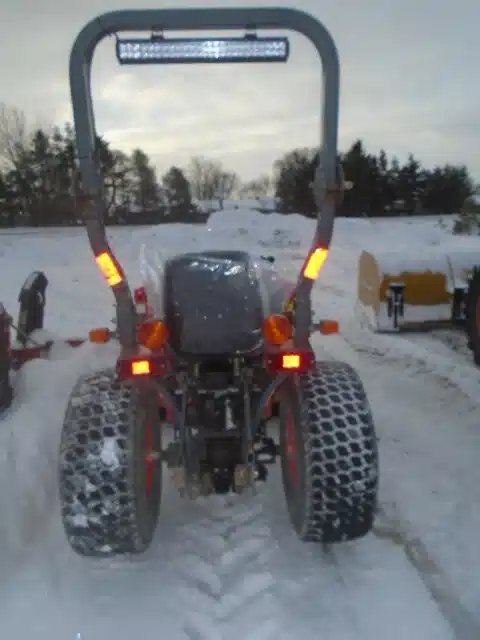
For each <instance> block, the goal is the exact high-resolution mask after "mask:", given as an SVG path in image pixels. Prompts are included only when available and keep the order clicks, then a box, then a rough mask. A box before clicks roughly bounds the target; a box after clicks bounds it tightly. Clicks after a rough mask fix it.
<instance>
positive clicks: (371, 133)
mask: <svg viewBox="0 0 480 640" xmlns="http://www.w3.org/2000/svg"><path fill="white" fill-rule="evenodd" d="M239 4H246V5H248V6H291V7H296V8H299V9H303V10H304V11H308V12H309V13H311V14H312V15H314V16H315V17H316V18H317V19H319V20H320V21H322V22H323V24H324V25H325V26H326V27H327V29H328V30H329V31H330V33H331V34H332V36H333V38H334V40H335V43H336V45H337V49H338V52H339V58H340V69H341V93H340V120H339V150H340V151H345V150H347V149H348V147H349V146H350V145H351V144H352V142H353V141H354V140H356V139H358V138H361V139H363V140H364V143H365V145H366V148H367V150H368V151H370V152H372V153H377V152H378V151H379V150H380V149H382V148H384V149H385V150H386V151H387V153H388V154H389V156H392V155H396V156H397V157H398V158H399V159H400V160H401V161H403V160H405V159H406V157H407V154H408V153H409V152H412V153H413V154H414V155H415V156H416V157H417V158H418V159H419V160H420V161H421V162H422V163H423V164H424V166H426V167H429V168H431V167H433V166H435V165H437V164H444V163H446V162H450V163H454V164H466V165H467V167H468V168H469V170H470V172H471V174H472V176H473V178H474V179H475V180H476V181H478V182H480V108H479V106H480V81H479V80H478V71H479V68H480V38H479V24H480V2H479V0H455V1H452V0H403V1H397V0H291V1H290V2H284V1H283V0H277V1H276V2H272V1H270V0H263V1H262V2H258V0H250V1H248V0H247V1H246V2H245V3H237V2H232V1H231V0H224V1H223V3H222V2H213V1H210V0H186V1H185V0H170V2H168V3H165V2H164V1H163V0H142V2H140V3H138V2H136V1H135V2H133V1H132V0H102V1H100V0H75V1H73V0H0V53H1V58H0V60H1V62H0V102H5V103H7V104H8V105H11V106H15V107H17V108H20V109H22V110H23V111H24V112H25V114H26V116H27V119H28V121H29V123H30V125H31V126H32V127H34V126H36V125H41V126H51V125H55V124H58V125H61V124H62V123H63V122H65V121H71V120H72V112H71V107H70V94H69V84H68V58H69V54H70V48H71V46H72V43H73V41H74V39H75V36H76V34H77V33H78V31H79V30H80V29H81V28H82V26H83V25H84V24H85V23H86V22H87V21H88V20H90V19H91V18H93V17H95V16H97V15H99V14H101V13H104V12H106V11H111V10H114V9H121V8H132V7H133V8H135V7H138V6H140V5H141V6H142V7H143V8H164V7H165V8H166V7H181V6H190V7H199V6H239ZM202 35H204V34H202ZM287 35H289V37H290V41H291V55H290V59H289V61H288V62H287V63H286V64H275V65H266V64H262V65H192V66H187V65H185V66H170V67H165V66H162V67H156V66H149V67H120V66H119V65H118V63H117V60H116V57H115V46H114V39H113V38H107V39H105V40H104V41H103V42H102V43H101V44H100V45H99V47H98V48H97V52H96V56H95V60H94V65H93V76H92V81H93V95H94V99H95V115H96V125H97V131H98V133H100V134H101V135H103V136H104V137H105V138H106V139H107V140H108V141H110V142H111V144H112V146H113V147H115V148H118V149H122V150H124V151H127V152H128V151H131V150H132V149H133V148H135V147H141V148H143V149H144V150H145V151H146V152H147V153H148V154H149V155H150V157H151V158H152V161H153V163H154V164H155V166H156V168H157V173H158V175H159V176H161V175H162V173H164V172H165V171H166V170H167V169H168V168H169V167H170V166H171V165H172V164H176V165H177V166H180V167H185V166H187V165H188V161H189V159H190V158H191V156H193V155H204V156H206V157H210V158H215V159H219V160H221V161H222V163H223V164H224V166H225V167H226V168H227V169H229V170H234V171H236V172H238V173H239V174H240V176H241V177H242V178H243V179H244V180H248V179H252V178H254V177H256V176H258V175H260V174H263V173H270V172H271V169H272V164H273V162H274V160H275V159H277V158H278V157H279V156H281V155H282V154H283V153H285V152H287V151H289V150H291V149H292V148H296V147H305V146H309V147H312V146H316V145H318V143H319V141H320V108H321V98H322V95H321V65H320V61H319V59H318V55H317V53H316V51H315V50H314V48H313V46H312V45H311V44H310V42H309V41H308V40H307V39H305V38H304V37H303V36H301V35H298V34H290V33H287Z"/></svg>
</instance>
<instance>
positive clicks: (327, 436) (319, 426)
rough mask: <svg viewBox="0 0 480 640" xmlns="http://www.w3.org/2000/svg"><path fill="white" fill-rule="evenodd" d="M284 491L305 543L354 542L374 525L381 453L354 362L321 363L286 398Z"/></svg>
mask: <svg viewBox="0 0 480 640" xmlns="http://www.w3.org/2000/svg"><path fill="white" fill-rule="evenodd" d="M280 449H281V461H282V475H283V485H284V490H285V496H286V501H287V506H288V511H289V514H290V519H291V521H292V524H293V527H294V528H295V531H296V532H297V534H298V536H299V537H300V539H301V540H304V541H312V542H322V543H325V544H330V543H335V542H344V541H348V540H354V539H356V538H360V537H362V536H364V535H366V534H367V533H368V532H369V531H370V530H371V528H372V525H373V520H374V514H375V509H376V500H377V485H378V451H377V439H376V436H375V428H374V424H373V419H372V415H371V411H370V407H369V404H368V400H367V397H366V394H365V391H364V388H363V385H362V383H361V381H360V378H359V377H358V375H357V373H356V372H355V371H354V370H353V369H352V368H351V367H350V366H349V365H347V364H343V363H335V362H317V364H316V369H315V370H314V371H312V372H310V373H307V374H301V375H298V376H295V377H292V378H290V379H289V380H288V381H287V382H286V383H285V387H284V388H283V390H282V393H281V397H280Z"/></svg>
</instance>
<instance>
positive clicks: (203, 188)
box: [188, 156, 239, 208]
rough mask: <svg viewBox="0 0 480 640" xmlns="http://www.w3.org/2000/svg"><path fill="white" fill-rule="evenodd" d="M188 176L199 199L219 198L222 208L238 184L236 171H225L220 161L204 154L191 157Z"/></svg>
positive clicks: (194, 193)
mask: <svg viewBox="0 0 480 640" xmlns="http://www.w3.org/2000/svg"><path fill="white" fill-rule="evenodd" d="M188 177H189V181H190V185H191V188H192V194H193V196H194V197H195V198H197V199H198V200H204V201H205V200H206V201H211V200H218V201H219V206H220V208H223V202H224V200H225V199H226V198H229V197H230V196H231V195H232V193H233V192H234V190H235V189H236V188H237V186H238V182H239V181H238V177H237V175H236V174H235V173H232V172H229V171H225V170H224V169H223V167H222V164H221V163H220V162H218V161H214V160H208V159H207V158H204V157H202V156H196V157H194V158H192V159H191V161H190V165H189V168H188Z"/></svg>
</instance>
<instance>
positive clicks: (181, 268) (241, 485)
mask: <svg viewBox="0 0 480 640" xmlns="http://www.w3.org/2000/svg"><path fill="white" fill-rule="evenodd" d="M261 29H267V30H269V31H270V30H278V29H293V30H295V31H297V32H299V33H301V34H303V35H305V36H307V37H308V38H309V39H310V40H311V41H312V43H313V44H314V46H315V47H316V49H317V51H318V53H319V55H320V57H321V60H322V63H323V77H322V101H323V106H322V142H321V152H320V159H321V161H320V163H319V166H318V167H317V169H316V174H315V180H314V191H315V197H316V201H317V205H318V209H319V215H318V221H317V227H316V231H315V234H314V237H313V241H312V246H311V248H310V250H309V252H308V254H307V257H306V260H305V263H304V265H303V268H302V269H301V271H300V273H299V276H298V280H297V282H296V283H295V284H293V285H292V287H293V292H292V293H290V295H288V292H289V291H292V287H290V289H288V290H287V289H286V288H285V287H284V285H283V284H282V283H281V279H280V278H279V277H278V275H277V274H275V271H274V267H273V263H272V262H271V261H269V260H265V259H262V258H260V259H258V260H257V259H256V258H255V257H253V256H251V255H250V254H248V253H246V252H241V251H225V250H222V249H221V248H220V249H219V250H218V251H203V252H194V253H185V254H180V255H177V256H175V257H173V258H171V259H170V260H168V261H167V262H166V264H165V265H164V268H162V269H158V273H157V271H155V278H156V281H158V282H161V286H160V287H159V288H155V287H149V285H148V282H144V283H143V286H141V287H139V288H138V289H136V291H135V294H134V296H132V293H131V290H130V287H129V285H128V282H127V279H126V276H125V274H124V272H123V271H122V269H121V266H120V264H119V263H118V261H117V259H116V258H115V255H114V254H113V252H112V249H111V248H110V246H109V244H108V241H107V237H106V234H105V227H104V223H103V213H104V203H103V201H102V179H101V171H100V167H99V165H98V154H97V153H96V149H95V140H96V134H95V125H94V120H93V107H92V100H91V92H90V67H91V63H92V57H93V53H94V50H95V47H96V45H97V44H98V43H99V42H100V40H102V38H104V37H106V36H107V35H115V36H117V34H118V33H119V32H125V31H127V32H143V33H145V32H147V33H150V34H151V37H150V39H145V40H140V39H139V38H136V39H134V40H124V39H119V38H118V37H117V55H118V58H119V60H120V62H121V63H123V64H133V63H138V64H144V63H160V64H165V63H170V64H171V63H177V64H178V63H184V62H199V61H202V62H212V63H213V62H215V63H222V62H235V63H237V62H257V63H258V62H267V61H268V62H273V61H274V62H280V61H285V60H286V59H287V57H288V49H289V46H288V41H287V40H286V38H283V37H281V38H271V37H269V38H261V37H259V36H257V33H256V32H257V30H261ZM169 30H170V31H172V32H175V31H182V30H183V31H198V30H200V31H206V30H211V31H212V32H215V31H218V30H236V31H239V30H240V31H241V30H245V33H246V35H245V37H244V38H237V37H235V38H218V37H213V38H188V39H174V38H170V37H167V36H166V35H165V33H166V32H167V31H169ZM158 34H161V35H158ZM70 86H71V94H72V103H73V111H74V120H75V131H76V141H77V150H78V157H79V161H80V170H81V183H82V190H83V194H82V196H81V201H82V203H83V217H84V219H85V223H86V227H87V232H88V235H89V239H90V244H91V246H92V250H93V253H94V256H95V258H96V260H97V263H98V266H99V268H100V269H101V271H102V273H103V275H104V277H105V279H106V281H107V283H108V285H109V286H110V287H111V290H112V292H113V294H114V296H115V301H116V309H117V318H116V325H117V326H116V331H115V336H116V337H118V339H119V341H120V347H121V353H120V356H119V358H118V360H117V362H116V364H115V365H113V366H112V367H111V368H109V369H106V370H104V371H100V372H97V373H93V374H90V375H87V376H85V377H82V378H81V379H80V380H79V381H78V383H77V384H76V386H75V388H74V389H73V391H72V394H71V397H70V400H69V402H68V406H67V409H66V413H65V418H64V424H63V432H62V440H61V448H60V500H61V507H62V519H63V525H64V528H65V531H66V534H67V537H68V540H69V542H70V544H71V546H72V548H73V549H74V550H75V551H77V552H78V553H80V554H83V555H97V556H101V555H110V554H118V553H129V552H141V551H143V550H145V549H146V548H147V547H148V545H149V543H150V541H151V539H152V536H153V533H154V530H155V526H156V521H157V517H158V513H159V507H160V493H161V484H162V464H165V465H166V466H167V467H168V468H169V469H170V472H171V474H172V478H173V482H174V485H175V486H176V488H177V489H178V490H179V491H180V493H181V494H183V495H186V496H189V497H192V498H193V497H196V496H198V495H208V494H210V493H224V492H229V491H234V492H241V491H244V490H246V489H252V488H253V487H254V485H255V482H257V481H260V480H266V479H267V465H268V464H272V463H274V462H275V461H276V459H277V458H278V457H280V460H281V465H282V477H283V484H284V490H285V497H286V502H287V507H288V511H289V514H290V519H291V521H292V524H293V526H294V528H295V530H296V532H297V534H298V536H299V537H300V538H301V539H302V540H311V541H318V542H323V543H333V542H340V541H345V540H352V539H354V538H358V537H361V536H363V535H365V534H367V533H368V532H369V531H370V529H371V527H372V522H373V517H374V511H375V505H376V492H377V448H376V437H375V429H374V425H373V421H372V416H371V412H370V408H369V404H368V400H367V397H366V395H365V391H364V389H363V386H362V383H361V381H360V380H359V378H358V376H357V374H356V373H355V372H354V371H353V370H352V369H351V368H350V367H349V366H348V365H346V364H342V363H332V362H317V361H316V359H315V354H314V352H313V349H312V347H311V344H310V335H311V333H312V331H314V330H319V331H320V332H321V333H323V334H324V335H328V334H331V333H334V332H335V331H337V329H338V326H337V324H336V323H335V322H334V321H323V322H322V323H321V324H320V325H318V327H314V326H313V324H312V309H311V299H310V298H311V295H310V294H311V290H312V287H313V284H314V282H315V280H316V279H317V277H318V275H319V273H320V271H321V268H322V265H323V264H324V262H325V260H326V258H327V255H328V248H329V245H330V240H331V236H332V231H333V220H334V214H335V204H336V203H337V202H338V200H339V197H340V196H341V192H342V191H343V188H344V183H343V180H339V176H341V175H342V172H341V170H340V168H339V167H338V165H337V125H338V87H339V69H338V58H337V52H336V49H335V45H334V43H333V40H332V38H331V36H330V34H329V33H328V32H327V31H326V29H325V28H324V27H323V26H322V25H321V24H320V23H319V22H317V21H316V20H315V19H314V18H312V17H311V16H309V15H308V14H305V13H302V12H300V11H296V10H292V9H277V8H247V9H234V8H228V9H219V8H216V9H178V10H177V9H169V10H158V11H157V10H147V11H136V10H135V11H120V12H114V13H108V14H105V15H103V16H101V17H100V18H98V19H95V20H93V21H92V22H90V23H89V24H88V25H87V26H86V27H85V28H84V29H83V30H82V31H81V32H80V34H79V35H78V37H77V40H76V42H75V44H74V47H73V49H72V54H71V59H70ZM152 268H153V267H152ZM155 310H156V311H155ZM110 337H111V332H109V331H108V330H107V329H101V330H97V331H95V332H92V333H91V339H94V340H95V341H98V342H103V341H105V340H107V339H109V338H110ZM275 427H276V428H277V431H278V432H279V433H278V438H276V439H275V437H274V433H272V430H274V429H275ZM166 430H167V431H169V437H168V439H167V440H168V443H166V444H165V445H162V435H163V433H164V432H165V431H166Z"/></svg>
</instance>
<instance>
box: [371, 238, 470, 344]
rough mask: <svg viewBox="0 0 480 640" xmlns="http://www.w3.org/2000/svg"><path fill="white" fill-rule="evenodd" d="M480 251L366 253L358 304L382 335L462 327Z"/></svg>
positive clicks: (372, 325) (373, 326)
mask: <svg viewBox="0 0 480 640" xmlns="http://www.w3.org/2000/svg"><path fill="white" fill-rule="evenodd" d="M478 261H479V256H478V253H474V252H471V251H465V252H461V251H457V252H452V253H450V254H448V255H445V254H441V253H437V252H429V251H427V252H424V253H422V255H421V256H418V257H413V258H412V256H408V255H404V254H400V253H398V254H395V253H375V254H373V253H370V252H367V251H364V252H363V253H362V254H361V256H360V259H359V265H358V301H359V303H360V305H361V308H362V311H363V312H364V313H365V315H366V316H367V317H368V322H369V324H370V326H371V327H372V328H373V329H374V330H375V331H378V332H390V331H400V330H402V329H426V328H434V327H441V326H453V325H458V324H462V323H464V322H465V319H466V306H465V305H466V299H467V297H466V296H467V291H468V288H469V283H470V280H471V277H472V273H473V269H474V267H475V265H476V264H478Z"/></svg>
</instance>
